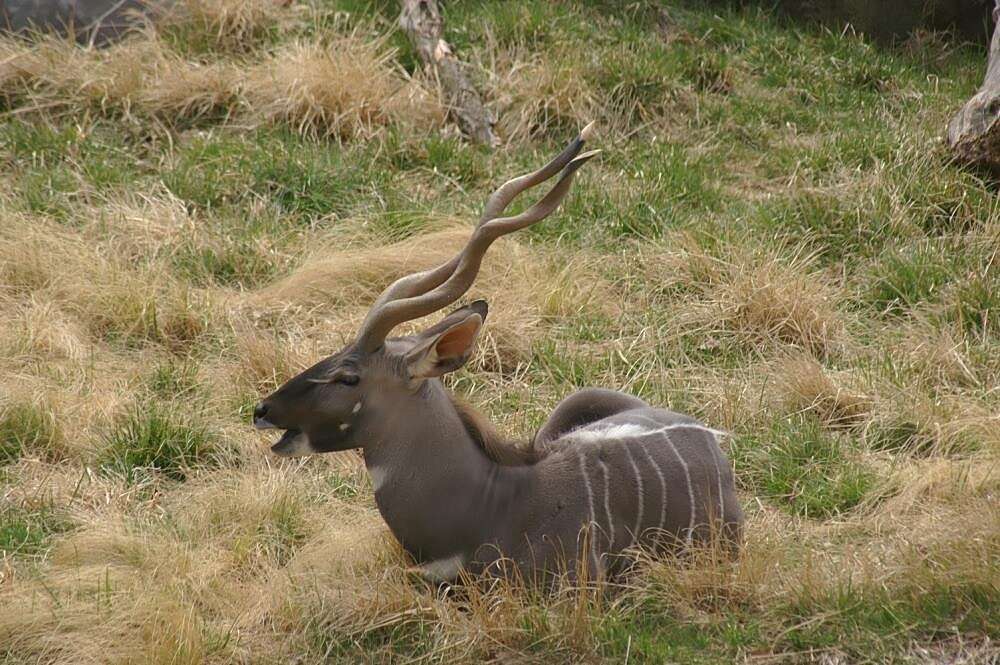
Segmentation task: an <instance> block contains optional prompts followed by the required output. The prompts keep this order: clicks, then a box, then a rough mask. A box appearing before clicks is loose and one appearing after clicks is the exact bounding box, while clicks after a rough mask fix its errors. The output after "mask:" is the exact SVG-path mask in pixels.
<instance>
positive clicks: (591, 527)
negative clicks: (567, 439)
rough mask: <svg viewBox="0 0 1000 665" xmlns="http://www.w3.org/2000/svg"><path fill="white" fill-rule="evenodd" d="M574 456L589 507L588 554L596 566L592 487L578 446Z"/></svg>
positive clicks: (595, 571)
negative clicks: (578, 465)
mask: <svg viewBox="0 0 1000 665" xmlns="http://www.w3.org/2000/svg"><path fill="white" fill-rule="evenodd" d="M576 458H577V460H579V462H580V475H582V476H583V486H584V487H585V488H586V489H587V502H588V507H589V509H590V513H589V515H590V521H589V522H587V529H588V532H589V533H588V535H587V537H588V538H589V539H590V555H591V556H592V557H594V566H597V564H598V559H597V549H596V544H595V542H594V536H595V534H594V489H593V488H592V487H591V486H590V477H589V476H587V464H586V462H585V460H584V459H583V451H582V450H580V449H579V448H577V451H576ZM594 573H595V574H596V573H597V570H596V569H595V570H594Z"/></svg>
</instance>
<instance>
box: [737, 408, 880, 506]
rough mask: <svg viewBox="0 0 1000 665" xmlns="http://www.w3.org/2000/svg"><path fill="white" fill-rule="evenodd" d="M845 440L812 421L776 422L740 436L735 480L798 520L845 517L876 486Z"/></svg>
mask: <svg viewBox="0 0 1000 665" xmlns="http://www.w3.org/2000/svg"><path fill="white" fill-rule="evenodd" d="M847 437H848V435H843V434H833V433H829V432H825V431H824V430H823V429H822V427H821V426H820V424H819V422H818V421H816V420H815V419H814V418H812V417H810V416H795V417H791V418H788V419H786V420H779V421H776V422H775V423H774V424H773V425H772V427H771V429H770V431H768V432H764V433H761V434H752V435H737V436H736V437H735V440H734V442H733V461H734V463H735V465H736V468H737V477H738V478H739V479H740V482H742V483H744V484H745V486H746V487H747V489H749V490H751V491H752V493H753V494H754V495H755V496H759V497H762V498H764V499H766V500H767V501H769V502H770V503H772V504H774V505H776V506H778V507H779V508H782V509H783V510H787V511H788V512H790V513H792V514H795V515H802V516H804V517H812V518H816V519H826V518H829V517H835V516H838V515H841V514H844V513H847V512H849V511H850V510H851V509H852V508H854V507H855V506H857V505H858V504H859V503H861V502H862V501H864V500H865V498H866V497H867V496H868V495H869V492H870V491H871V490H872V489H873V488H874V486H875V484H876V476H875V474H874V472H873V471H871V470H870V469H868V468H867V467H866V466H865V465H864V464H863V463H862V462H860V461H859V460H858V454H857V451H856V450H852V448H851V446H850V445H849V444H848V439H847Z"/></svg>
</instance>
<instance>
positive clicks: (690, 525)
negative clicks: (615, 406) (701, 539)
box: [637, 415, 718, 547]
mask: <svg viewBox="0 0 1000 665" xmlns="http://www.w3.org/2000/svg"><path fill="white" fill-rule="evenodd" d="M637 417H639V418H642V419H643V420H650V421H652V418H647V417H646V416H641V415H638V416H637ZM685 426H686V427H688V428H691V427H694V428H695V429H701V430H706V431H708V432H711V433H712V434H713V435H714V434H715V432H717V431H718V430H713V429H711V428H709V427H703V426H701V425H692V424H679V423H678V424H676V425H667V426H665V427H661V428H660V429H658V430H653V431H651V432H650V434H663V440H664V441H666V442H667V445H668V446H670V450H672V451H674V455H675V456H676V457H677V461H678V462H680V463H681V468H682V469H684V480H686V481H687V486H688V502H689V504H688V505H689V507H690V513H691V516H690V518H689V519H688V532H687V538H685V539H684V542H685V544H686V545H687V546H688V547H691V541H692V540H693V539H694V487H693V486H692V485H691V472H690V471H689V470H688V465H687V462H685V461H684V458H683V457H681V453H680V451H679V450H677V446H675V445H674V442H673V441H671V440H670V435H668V434H667V432H668V431H669V430H674V429H680V428H682V427H685Z"/></svg>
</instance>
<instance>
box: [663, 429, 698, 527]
mask: <svg viewBox="0 0 1000 665" xmlns="http://www.w3.org/2000/svg"><path fill="white" fill-rule="evenodd" d="M663 440H664V441H666V442H667V444H669V445H670V449H671V450H672V451H674V455H677V461H678V462H680V463H681V468H682V469H684V480H686V481H687V484H688V502H689V504H688V505H690V507H691V517H690V519H689V520H688V533H687V538H685V539H684V542H685V544H686V545H687V546H688V547H691V540H692V539H693V538H694V487H692V485H691V472H690V471H688V465H687V462H685V461H684V458H683V457H681V453H680V451H679V450H677V446H675V445H674V442H673V441H671V440H670V436H669V435H668V434H667V433H666V432H664V433H663Z"/></svg>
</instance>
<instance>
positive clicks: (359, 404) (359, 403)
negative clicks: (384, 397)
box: [351, 402, 361, 413]
mask: <svg viewBox="0 0 1000 665" xmlns="http://www.w3.org/2000/svg"><path fill="white" fill-rule="evenodd" d="M360 410H361V402H358V403H357V404H355V405H354V408H353V409H351V413H357V412H358V411H360Z"/></svg>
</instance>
